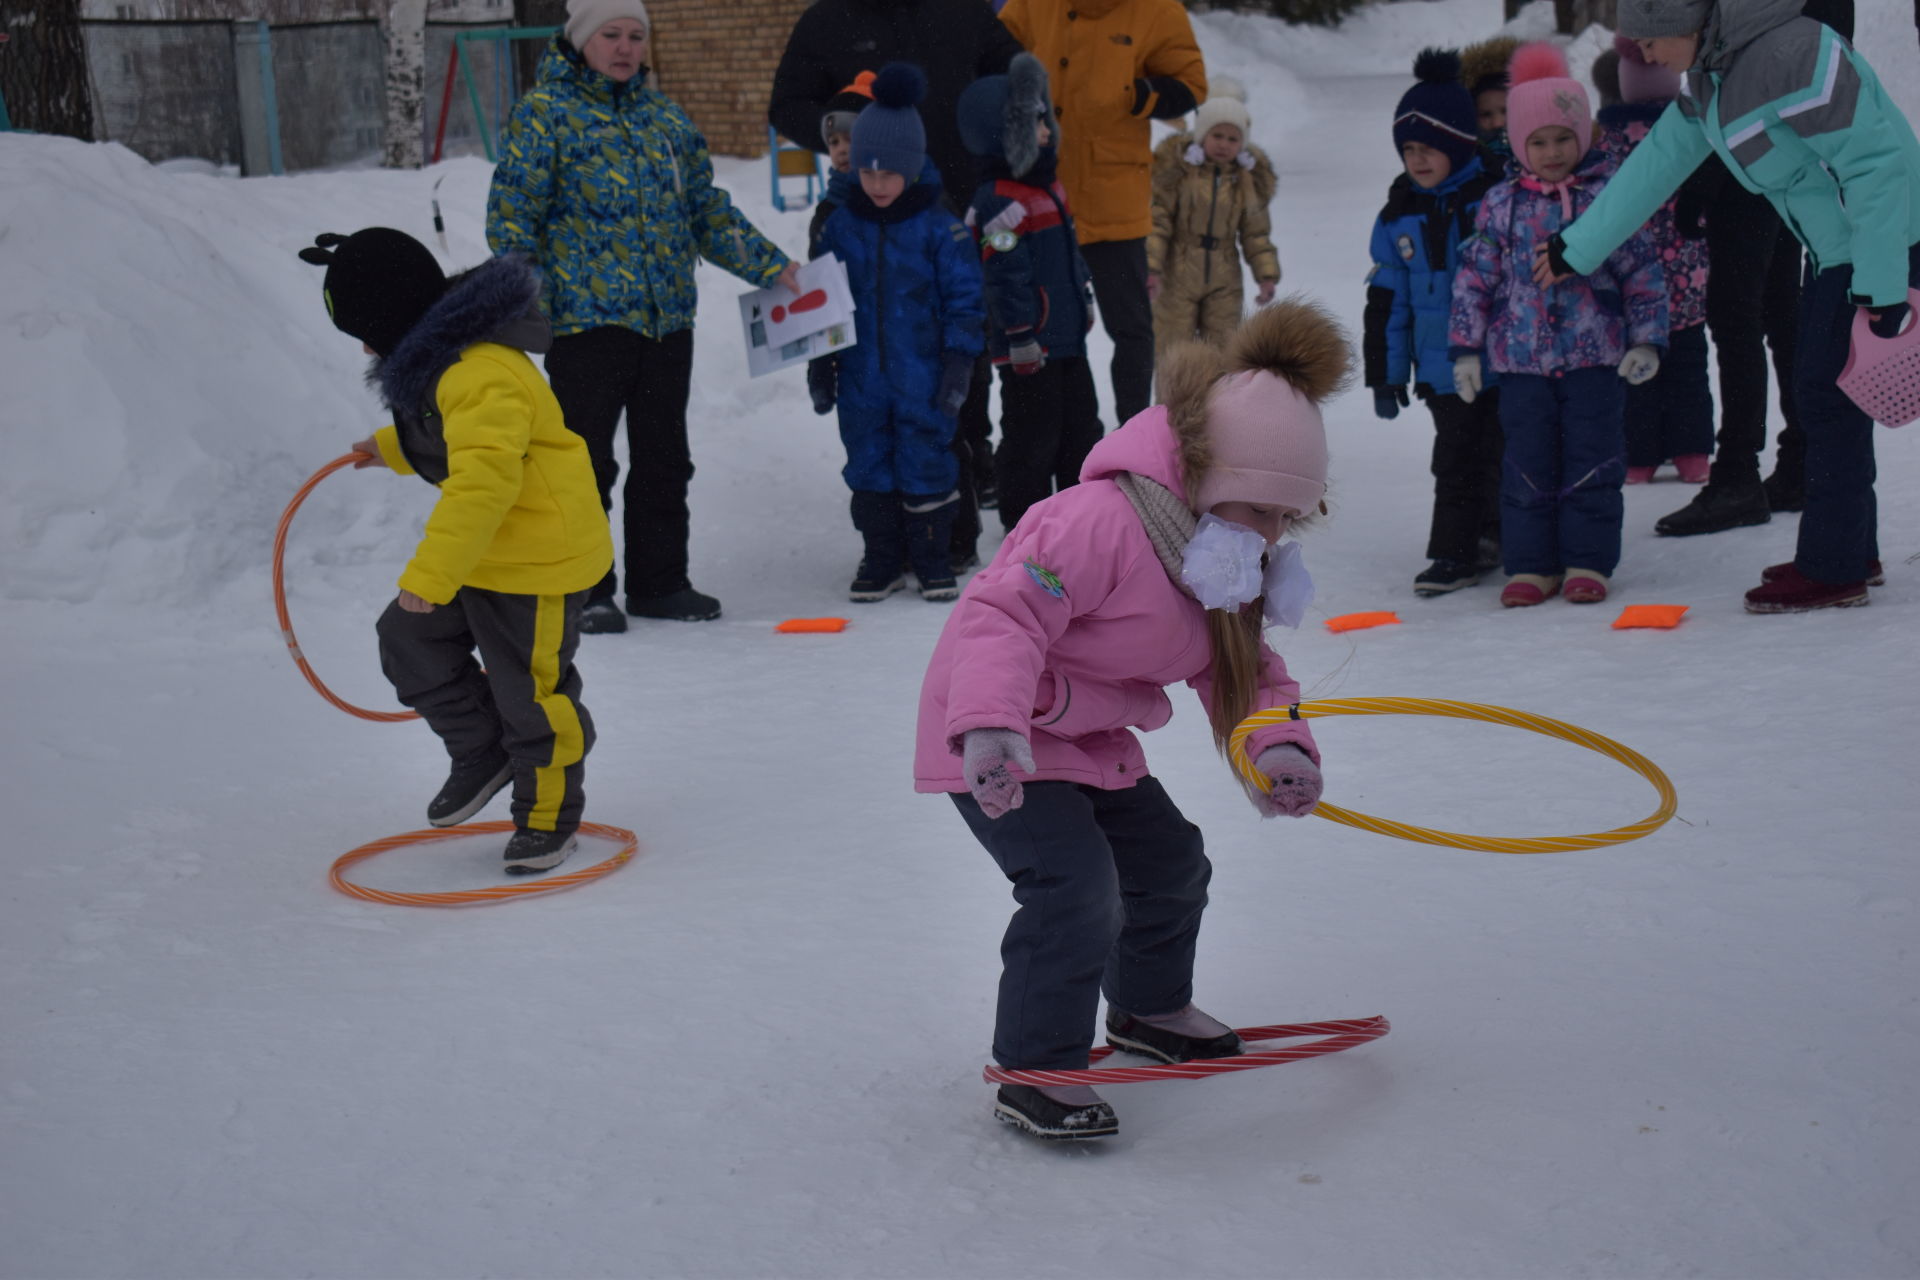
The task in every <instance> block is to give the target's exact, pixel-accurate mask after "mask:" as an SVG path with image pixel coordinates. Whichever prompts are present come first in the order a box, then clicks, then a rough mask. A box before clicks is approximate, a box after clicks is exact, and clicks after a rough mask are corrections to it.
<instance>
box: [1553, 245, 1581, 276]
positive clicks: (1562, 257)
mask: <svg viewBox="0 0 1920 1280" xmlns="http://www.w3.org/2000/svg"><path fill="white" fill-rule="evenodd" d="M1547 265H1548V266H1550V267H1552V268H1553V274H1555V275H1557V276H1577V275H1579V274H1580V273H1579V272H1578V271H1575V270H1574V269H1573V268H1572V267H1570V266H1568V265H1567V242H1566V241H1565V240H1562V239H1561V238H1560V237H1559V236H1558V235H1551V236H1548V237H1547Z"/></svg>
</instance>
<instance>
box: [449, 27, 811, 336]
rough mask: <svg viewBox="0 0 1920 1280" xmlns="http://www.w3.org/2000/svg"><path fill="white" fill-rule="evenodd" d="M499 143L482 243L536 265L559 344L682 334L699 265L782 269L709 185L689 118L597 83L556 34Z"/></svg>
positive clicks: (750, 272)
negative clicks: (615, 329) (603, 331)
mask: <svg viewBox="0 0 1920 1280" xmlns="http://www.w3.org/2000/svg"><path fill="white" fill-rule="evenodd" d="M501 144H502V145H501V157H500V162H499V164H497V165H496V166H495V167H494V171H493V186H492V189H491V190H490V191H488V193H487V244H488V246H489V247H490V248H491V249H492V250H493V251H494V252H495V253H496V254H504V253H522V254H525V255H526V256H527V257H529V258H530V259H532V260H533V262H534V263H535V264H537V265H538V266H539V267H540V269H541V271H542V272H543V273H544V274H545V276H546V293H545V296H544V298H543V300H542V301H543V304H544V306H545V309H546V313H547V319H548V320H549V321H551V322H552V324H553V332H554V335H555V336H556V337H558V336H563V335H565V334H570V333H580V332H583V331H585V330H587V329H596V328H600V327H602V326H605V325H618V326H620V327H622V328H626V329H632V330H633V331H634V332H636V333H641V334H644V335H646V336H647V337H649V338H660V337H665V336H666V335H667V334H669V333H674V332H676V331H678V330H680V329H687V328H691V327H692V326H693V314H694V305H695V301H696V299H695V294H694V287H693V269H694V266H695V265H696V263H697V262H698V260H699V259H700V258H702V257H704V258H706V260H707V261H709V262H711V263H713V264H714V265H715V266H717V267H720V268H722V269H723V270H726V271H730V272H732V273H733V274H734V275H736V276H739V277H740V278H741V279H742V280H745V281H746V282H747V283H749V284H753V285H760V286H765V285H769V284H772V283H773V281H774V280H775V279H776V278H777V277H778V276H779V274H780V272H781V270H782V269H783V268H785V266H786V265H787V258H786V255H785V254H783V253H781V252H780V250H778V249H777V248H775V247H774V246H773V245H772V244H771V243H770V242H769V241H768V240H767V238H766V237H765V236H763V235H761V234H760V233H759V232H758V231H756V230H754V227H753V224H752V223H750V222H748V221H747V219H746V218H745V216H743V215H742V214H741V213H740V211H739V210H738V209H735V208H734V207H733V201H732V200H731V199H730V198H729V197H728V196H727V193H726V192H725V191H723V190H721V189H720V188H719V187H716V186H714V185H713V162H712V160H711V159H710V158H709V157H708V155H707V142H706V139H705V138H703V137H701V136H700V131H699V130H698V129H695V128H694V126H693V121H691V120H689V119H687V116H686V113H685V112H683V111H681V110H680V108H679V107H678V106H676V105H675V104H674V103H673V102H672V100H670V99H669V98H667V97H666V96H665V95H664V94H662V93H660V92H659V91H658V90H655V89H652V88H650V87H648V85H647V84H646V82H645V81H644V80H641V79H635V80H631V81H628V82H627V83H625V84H619V83H616V82H615V81H613V80H610V79H608V78H607V77H606V76H603V75H601V74H600V73H599V72H597V71H595V70H593V69H592V68H590V67H588V66H587V65H586V63H584V62H582V61H581V60H580V55H579V54H578V53H577V52H575V51H574V49H573V46H572V45H570V44H567V43H566V41H565V40H563V39H562V38H561V37H559V36H555V37H554V40H553V43H552V45H550V46H549V47H548V49H547V52H546V56H545V57H543V58H542V59H541V61H540V75H539V78H538V81H537V83H536V84H535V85H534V87H533V88H532V89H531V90H529V91H528V92H527V94H526V95H525V96H524V97H522V98H521V99H520V101H519V102H517V103H515V104H514V108H513V113H512V115H511V116H509V117H508V119H507V127H506V130H505V131H504V133H503V134H502V137H501Z"/></svg>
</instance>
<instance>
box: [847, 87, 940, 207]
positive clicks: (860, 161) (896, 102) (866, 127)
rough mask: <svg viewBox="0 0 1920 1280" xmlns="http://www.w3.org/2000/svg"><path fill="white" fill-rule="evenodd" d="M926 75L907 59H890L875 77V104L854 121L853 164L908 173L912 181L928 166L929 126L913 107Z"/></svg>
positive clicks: (923, 91)
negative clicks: (891, 60) (905, 60)
mask: <svg viewBox="0 0 1920 1280" xmlns="http://www.w3.org/2000/svg"><path fill="white" fill-rule="evenodd" d="M926 96H927V77H926V75H925V74H924V73H923V72H922V71H921V70H920V68H918V67H916V66H914V65H913V64H912V63H908V62H889V63H888V64H887V65H886V66H884V67H882V68H880V74H879V75H877V76H875V77H874V78H873V105H872V106H870V107H868V108H867V109H866V110H864V111H862V112H861V113H860V115H859V116H858V118H856V119H855V120H854V122H853V167H854V168H855V169H883V170H885V171H887V172H889V173H901V174H905V175H906V178H907V182H908V184H909V185H911V184H912V183H913V182H915V181H916V180H917V179H918V178H919V177H920V171H921V170H922V169H924V168H926V166H927V130H926V126H925V125H923V124H921V123H920V113H919V112H918V111H916V110H914V108H915V107H916V106H917V105H918V104H919V103H920V101H921V100H922V99H924V98H925V97H926Z"/></svg>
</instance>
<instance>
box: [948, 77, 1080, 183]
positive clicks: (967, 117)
mask: <svg viewBox="0 0 1920 1280" xmlns="http://www.w3.org/2000/svg"><path fill="white" fill-rule="evenodd" d="M955 115H957V116H958V117H959V122H960V140H961V141H962V142H964V143H966V146H967V150H969V151H971V152H973V154H975V155H977V156H988V157H994V156H997V157H1000V158H1001V159H1004V160H1005V161H1006V162H1007V169H1008V171H1009V172H1011V173H1012V174H1013V176H1014V177H1016V178H1021V177H1025V176H1026V174H1027V171H1028V170H1030V169H1032V168H1033V166H1034V165H1035V164H1036V163H1037V162H1038V161H1039V159H1040V144H1039V142H1038V140H1036V139H1035V137H1034V126H1035V125H1036V124H1039V123H1041V122H1043V121H1044V122H1045V124H1046V126H1047V128H1048V129H1049V130H1051V131H1052V133H1053V145H1054V146H1056V147H1057V146H1059V144H1060V121H1059V120H1058V119H1057V118H1056V117H1055V116H1054V114H1053V100H1052V97H1051V96H1050V95H1049V93H1048V91H1047V69H1046V67H1045V66H1043V65H1041V62H1040V59H1038V58H1036V57H1034V56H1033V55H1032V54H1030V53H1018V54H1015V55H1014V57H1013V61H1012V62H1011V63H1009V64H1008V66H1007V74H1005V75H1003V76H982V77H981V78H980V79H978V80H975V81H974V82H973V83H972V84H970V85H968V86H967V87H966V89H965V91H964V92H962V93H961V95H960V101H959V103H958V104H957V105H956V107H955Z"/></svg>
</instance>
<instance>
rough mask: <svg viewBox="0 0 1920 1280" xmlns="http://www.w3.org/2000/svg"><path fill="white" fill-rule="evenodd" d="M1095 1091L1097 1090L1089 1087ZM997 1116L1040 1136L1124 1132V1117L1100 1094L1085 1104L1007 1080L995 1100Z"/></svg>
mask: <svg viewBox="0 0 1920 1280" xmlns="http://www.w3.org/2000/svg"><path fill="white" fill-rule="evenodd" d="M1087 1092H1088V1093H1089V1094H1093V1090H1091V1089H1089V1090H1087ZM993 1114H994V1118H995V1119H998V1120H1001V1121H1004V1122H1005V1123H1007V1124H1010V1125H1012V1126H1013V1127H1014V1128H1016V1129H1023V1130H1025V1131H1026V1132H1028V1133H1030V1134H1032V1135H1033V1136H1034V1137H1036V1138H1046V1139H1048V1140H1050V1141H1056V1142H1057V1141H1068V1142H1072V1141H1077V1140H1079V1139H1082V1138H1107V1137H1111V1136H1113V1135H1114V1134H1116V1133H1118V1132H1120V1120H1119V1118H1118V1117H1116V1116H1115V1115H1114V1114H1113V1107H1112V1105H1111V1104H1109V1103H1108V1102H1106V1101H1105V1100H1104V1099H1102V1098H1101V1097H1100V1096H1099V1095H1098V1094H1093V1101H1092V1102H1089V1103H1085V1104H1081V1105H1074V1104H1071V1103H1065V1102H1057V1101H1055V1100H1054V1099H1052V1098H1049V1097H1048V1096H1047V1095H1046V1094H1044V1093H1042V1092H1040V1090H1038V1089H1036V1088H1034V1087H1033V1086H1032V1085H1028V1084H1003V1085H1001V1086H1000V1092H999V1094H998V1095H997V1096H995V1098H994V1100H993Z"/></svg>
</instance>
